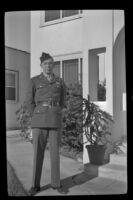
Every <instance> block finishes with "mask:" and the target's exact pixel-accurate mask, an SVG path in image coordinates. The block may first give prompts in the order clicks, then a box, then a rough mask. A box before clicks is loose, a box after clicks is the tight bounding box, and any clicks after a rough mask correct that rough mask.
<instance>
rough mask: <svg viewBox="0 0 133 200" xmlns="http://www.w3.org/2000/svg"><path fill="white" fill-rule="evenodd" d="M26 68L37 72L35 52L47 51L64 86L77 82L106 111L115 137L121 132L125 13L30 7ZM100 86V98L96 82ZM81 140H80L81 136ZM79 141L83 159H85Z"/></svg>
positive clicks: (123, 125)
mask: <svg viewBox="0 0 133 200" xmlns="http://www.w3.org/2000/svg"><path fill="white" fill-rule="evenodd" d="M30 51H31V60H30V61H31V70H30V76H31V77H33V76H35V75H37V74H39V73H40V72H41V68H40V59H39V58H40V55H41V53H42V52H48V53H50V54H51V55H52V56H53V58H54V61H55V69H54V70H55V73H56V74H58V75H59V76H60V77H62V78H63V79H64V81H65V83H66V84H69V83H76V82H80V83H82V85H83V96H84V97H87V95H88V94H89V95H90V99H91V101H93V102H94V103H96V104H97V105H99V106H100V107H101V108H102V109H103V110H105V111H107V112H109V113H110V114H111V115H112V116H113V119H114V121H115V123H114V125H113V126H111V127H110V128H111V131H112V137H113V139H114V140H116V139H117V138H119V137H121V136H123V135H126V78H125V38H124V11H122V10H46V11H31V49H30ZM99 84H100V87H104V89H105V91H106V92H105V94H104V98H101V97H100V96H99V95H98V92H99V90H98V87H97V86H98V85H99ZM84 139H85V138H84ZM88 159H89V158H88V155H87V150H86V148H85V145H84V153H83V162H84V163H87V162H88Z"/></svg>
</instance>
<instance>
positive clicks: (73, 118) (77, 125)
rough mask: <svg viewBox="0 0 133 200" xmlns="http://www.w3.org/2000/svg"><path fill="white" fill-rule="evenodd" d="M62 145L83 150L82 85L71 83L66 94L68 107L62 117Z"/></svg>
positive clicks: (79, 150)
mask: <svg viewBox="0 0 133 200" xmlns="http://www.w3.org/2000/svg"><path fill="white" fill-rule="evenodd" d="M62 123H63V124H62V125H63V130H62V140H61V141H62V145H66V146H69V147H70V149H71V148H73V149H75V150H76V151H78V152H81V151H83V136H82V134H81V133H82V132H83V128H82V126H83V120H82V86H81V85H80V84H75V85H69V87H67V95H66V109H65V110H64V111H63V118H62Z"/></svg>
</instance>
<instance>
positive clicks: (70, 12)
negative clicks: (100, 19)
mask: <svg viewBox="0 0 133 200" xmlns="http://www.w3.org/2000/svg"><path fill="white" fill-rule="evenodd" d="M78 14H79V10H62V17H69V16H72V15H78Z"/></svg>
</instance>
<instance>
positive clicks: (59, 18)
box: [41, 10, 82, 26]
mask: <svg viewBox="0 0 133 200" xmlns="http://www.w3.org/2000/svg"><path fill="white" fill-rule="evenodd" d="M81 14H82V11H81V10H45V11H41V26H46V25H50V24H55V23H59V22H64V21H68V20H72V19H76V18H79V17H81Z"/></svg>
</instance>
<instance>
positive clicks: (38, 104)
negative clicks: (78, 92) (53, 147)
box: [26, 73, 66, 128]
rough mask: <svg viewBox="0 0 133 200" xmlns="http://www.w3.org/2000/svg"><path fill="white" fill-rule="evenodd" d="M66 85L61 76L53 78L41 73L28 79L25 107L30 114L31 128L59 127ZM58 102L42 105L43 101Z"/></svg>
mask: <svg viewBox="0 0 133 200" xmlns="http://www.w3.org/2000/svg"><path fill="white" fill-rule="evenodd" d="M65 94H66V87H65V84H64V82H63V80H62V79H61V78H59V77H58V76H56V75H54V78H53V80H51V81H48V79H47V78H46V77H45V76H44V75H43V73H41V74H40V75H38V76H35V77H33V78H31V79H30V84H29V87H28V91H27V96H26V108H27V109H28V111H29V112H30V114H31V117H32V118H31V127H32V128H60V127H61V110H62V108H63V107H64V106H65ZM51 101H52V102H58V104H59V105H56V106H44V103H45V102H51Z"/></svg>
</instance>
